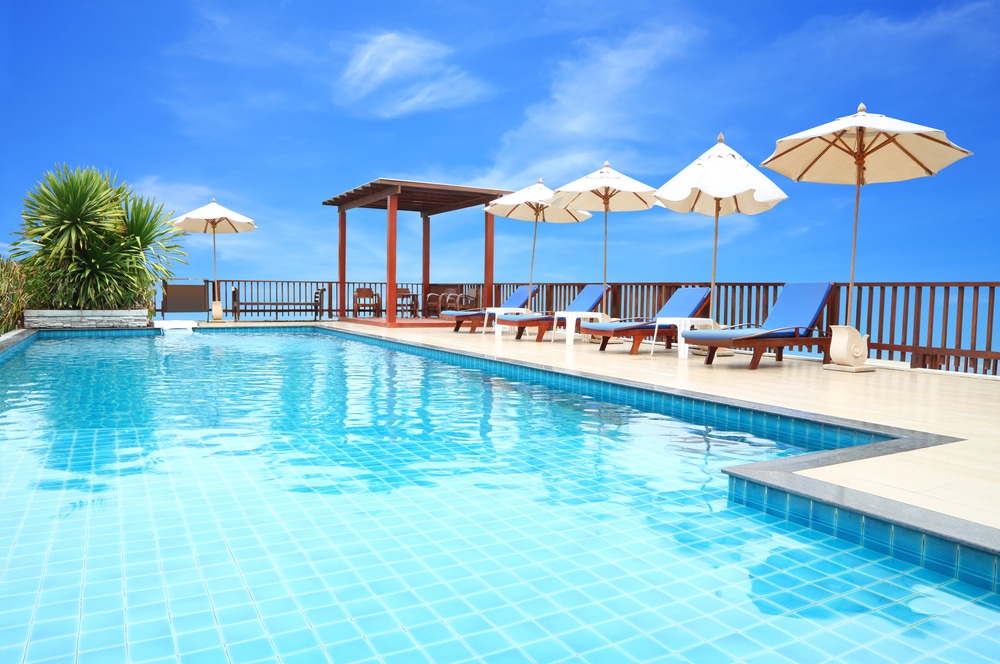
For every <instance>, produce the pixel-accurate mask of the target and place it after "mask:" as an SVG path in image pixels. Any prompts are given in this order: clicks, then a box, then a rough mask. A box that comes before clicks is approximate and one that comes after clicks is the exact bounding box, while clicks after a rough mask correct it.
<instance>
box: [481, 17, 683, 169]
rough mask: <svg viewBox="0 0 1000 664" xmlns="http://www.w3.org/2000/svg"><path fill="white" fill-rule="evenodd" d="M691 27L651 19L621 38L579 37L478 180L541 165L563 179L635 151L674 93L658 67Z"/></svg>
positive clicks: (676, 50)
mask: <svg viewBox="0 0 1000 664" xmlns="http://www.w3.org/2000/svg"><path fill="white" fill-rule="evenodd" d="M696 34H697V31H696V30H687V29H683V28H680V27H669V26H656V27H655V28H654V27H646V28H643V29H640V30H637V31H635V32H633V33H632V34H630V35H629V36H627V37H626V38H624V39H623V40H621V41H620V42H619V43H607V42H603V43H593V42H587V43H586V44H581V45H579V52H578V55H577V56H576V57H567V58H565V59H563V60H562V61H561V62H560V63H559V64H558V66H557V67H556V68H555V70H554V72H553V75H552V82H551V85H550V87H549V89H548V91H546V92H545V95H544V99H543V100H542V101H539V102H538V103H535V104H533V105H531V106H530V107H528V108H527V109H526V110H525V114H524V121H523V122H522V123H521V124H520V126H518V127H516V128H514V129H511V130H510V131H508V132H507V133H506V134H505V135H504V137H503V140H502V143H501V145H500V147H499V150H498V152H497V155H496V159H495V163H494V166H493V168H492V169H491V171H490V172H488V173H485V174H484V175H483V176H482V178H480V179H481V181H482V182H487V181H489V182H492V183H494V184H497V183H500V184H504V183H506V184H507V185H508V186H512V185H516V184H517V183H522V182H531V181H533V180H534V179H535V178H537V177H538V176H539V174H541V173H545V174H546V177H549V178H554V180H562V179H564V178H572V177H578V176H579V175H580V174H582V173H584V172H588V171H587V169H588V168H589V169H590V170H596V169H597V168H599V167H600V166H601V164H602V163H603V162H604V161H605V160H606V159H610V160H612V161H616V160H619V159H622V158H624V157H626V156H631V157H634V156H635V155H636V154H637V153H638V152H639V148H640V147H641V146H642V145H643V144H644V143H645V142H647V141H648V138H649V134H648V129H649V128H650V126H651V125H652V124H653V123H654V122H655V120H656V118H657V116H661V114H663V113H665V112H666V110H667V108H666V107H667V106H668V98H670V97H672V96H673V95H665V94H664V90H663V89H662V88H661V89H658V88H657V87H656V80H655V79H656V74H657V72H659V71H661V70H662V69H663V68H664V67H665V66H667V65H668V64H669V63H670V62H671V61H673V60H675V59H676V58H678V57H680V56H681V55H682V54H683V53H684V52H685V49H686V48H688V44H689V42H690V41H691V40H692V39H693V38H695V35H696ZM661 117H662V116H661ZM612 166H614V163H612ZM554 180H553V182H552V183H551V184H561V182H560V183H556V182H555V181H554Z"/></svg>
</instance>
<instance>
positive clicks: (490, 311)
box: [483, 307, 535, 337]
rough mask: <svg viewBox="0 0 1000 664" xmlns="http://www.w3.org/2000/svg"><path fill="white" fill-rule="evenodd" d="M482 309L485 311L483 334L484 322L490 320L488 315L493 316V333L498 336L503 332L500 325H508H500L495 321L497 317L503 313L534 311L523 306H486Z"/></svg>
mask: <svg viewBox="0 0 1000 664" xmlns="http://www.w3.org/2000/svg"><path fill="white" fill-rule="evenodd" d="M483 311H485V312H486V319H485V320H484V321H483V334H486V323H488V322H489V321H490V315H492V316H493V334H494V335H495V336H497V337H499V336H500V335H501V334H503V330H502V329H500V328H501V327H509V326H507V325H503V326H501V325H500V324H499V323H497V317H498V316H502V315H504V314H533V313H535V312H534V311H532V310H531V309H526V308H525V307H486V308H485V309H484V310H483Z"/></svg>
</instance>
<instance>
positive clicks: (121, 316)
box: [24, 309, 149, 330]
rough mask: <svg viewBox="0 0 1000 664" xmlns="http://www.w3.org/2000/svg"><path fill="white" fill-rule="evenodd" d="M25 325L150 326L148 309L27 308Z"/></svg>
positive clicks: (45, 327)
mask: <svg viewBox="0 0 1000 664" xmlns="http://www.w3.org/2000/svg"><path fill="white" fill-rule="evenodd" d="M24 327H25V328H26V329H29V330H68V329H85V330H92V329H97V328H138V327H149V311H148V310H147V309H116V310H107V311H105V310H91V309H69V310H67V309H26V310H25V311H24Z"/></svg>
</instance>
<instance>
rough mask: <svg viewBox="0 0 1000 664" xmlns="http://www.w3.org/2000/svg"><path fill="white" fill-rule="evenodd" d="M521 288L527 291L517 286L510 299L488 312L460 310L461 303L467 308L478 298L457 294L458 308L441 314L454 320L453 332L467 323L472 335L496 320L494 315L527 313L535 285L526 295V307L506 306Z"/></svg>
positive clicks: (535, 290) (525, 287) (534, 291)
mask: <svg viewBox="0 0 1000 664" xmlns="http://www.w3.org/2000/svg"><path fill="white" fill-rule="evenodd" d="M522 288H524V289H527V288H528V287H527V286H518V288H517V289H516V290H515V291H514V292H513V293H511V295H510V297H508V298H507V300H505V301H504V302H503V303H502V304H501V305H500V306H499V307H494V308H491V310H490V311H487V310H486V309H476V310H465V309H462V306H463V303H466V305H465V306H468V304H471V303H472V302H474V301H477V299H478V298H476V296H473V295H470V294H459V295H458V296H457V299H456V300H455V302H456V306H457V307H458V308H457V309H452V310H445V311H443V312H442V314H444V315H446V316H452V317H453V318H454V319H455V328H454V331H455V332H458V331H459V330H461V329H462V324H463V323H466V322H467V323H469V328H470V329H469V334H474V333H475V331H476V330H478V329H479V328H480V326H488V325H489V323H490V321H491V320H496V314H497V313H502V311H503V310H508V311H529V309H527V308H526V306H527V305H529V304H530V303H531V298H533V297H534V296H535V294H536V293H538V285H537V284H536V285H533V286H532V288H531V292H530V293H529V294H528V298H527V300H526V301H525V302H524V304H525V305H526V306H525V307H514V306H508V305H511V301H512V300H513V298H514V297H515V296H516V295H518V294H519V291H520V290H521V289H522ZM519 301H520V300H519Z"/></svg>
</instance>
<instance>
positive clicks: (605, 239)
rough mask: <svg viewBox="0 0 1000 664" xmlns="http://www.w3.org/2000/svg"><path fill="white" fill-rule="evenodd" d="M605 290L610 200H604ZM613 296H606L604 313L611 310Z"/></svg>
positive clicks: (605, 282) (606, 288)
mask: <svg viewBox="0 0 1000 664" xmlns="http://www.w3.org/2000/svg"><path fill="white" fill-rule="evenodd" d="M604 290H605V291H607V290H608V201H607V199H605V200H604ZM610 299H611V298H609V297H605V298H604V304H603V305H602V306H601V308H602V309H604V313H608V312H609V310H610V305H609V304H608V300H610Z"/></svg>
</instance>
